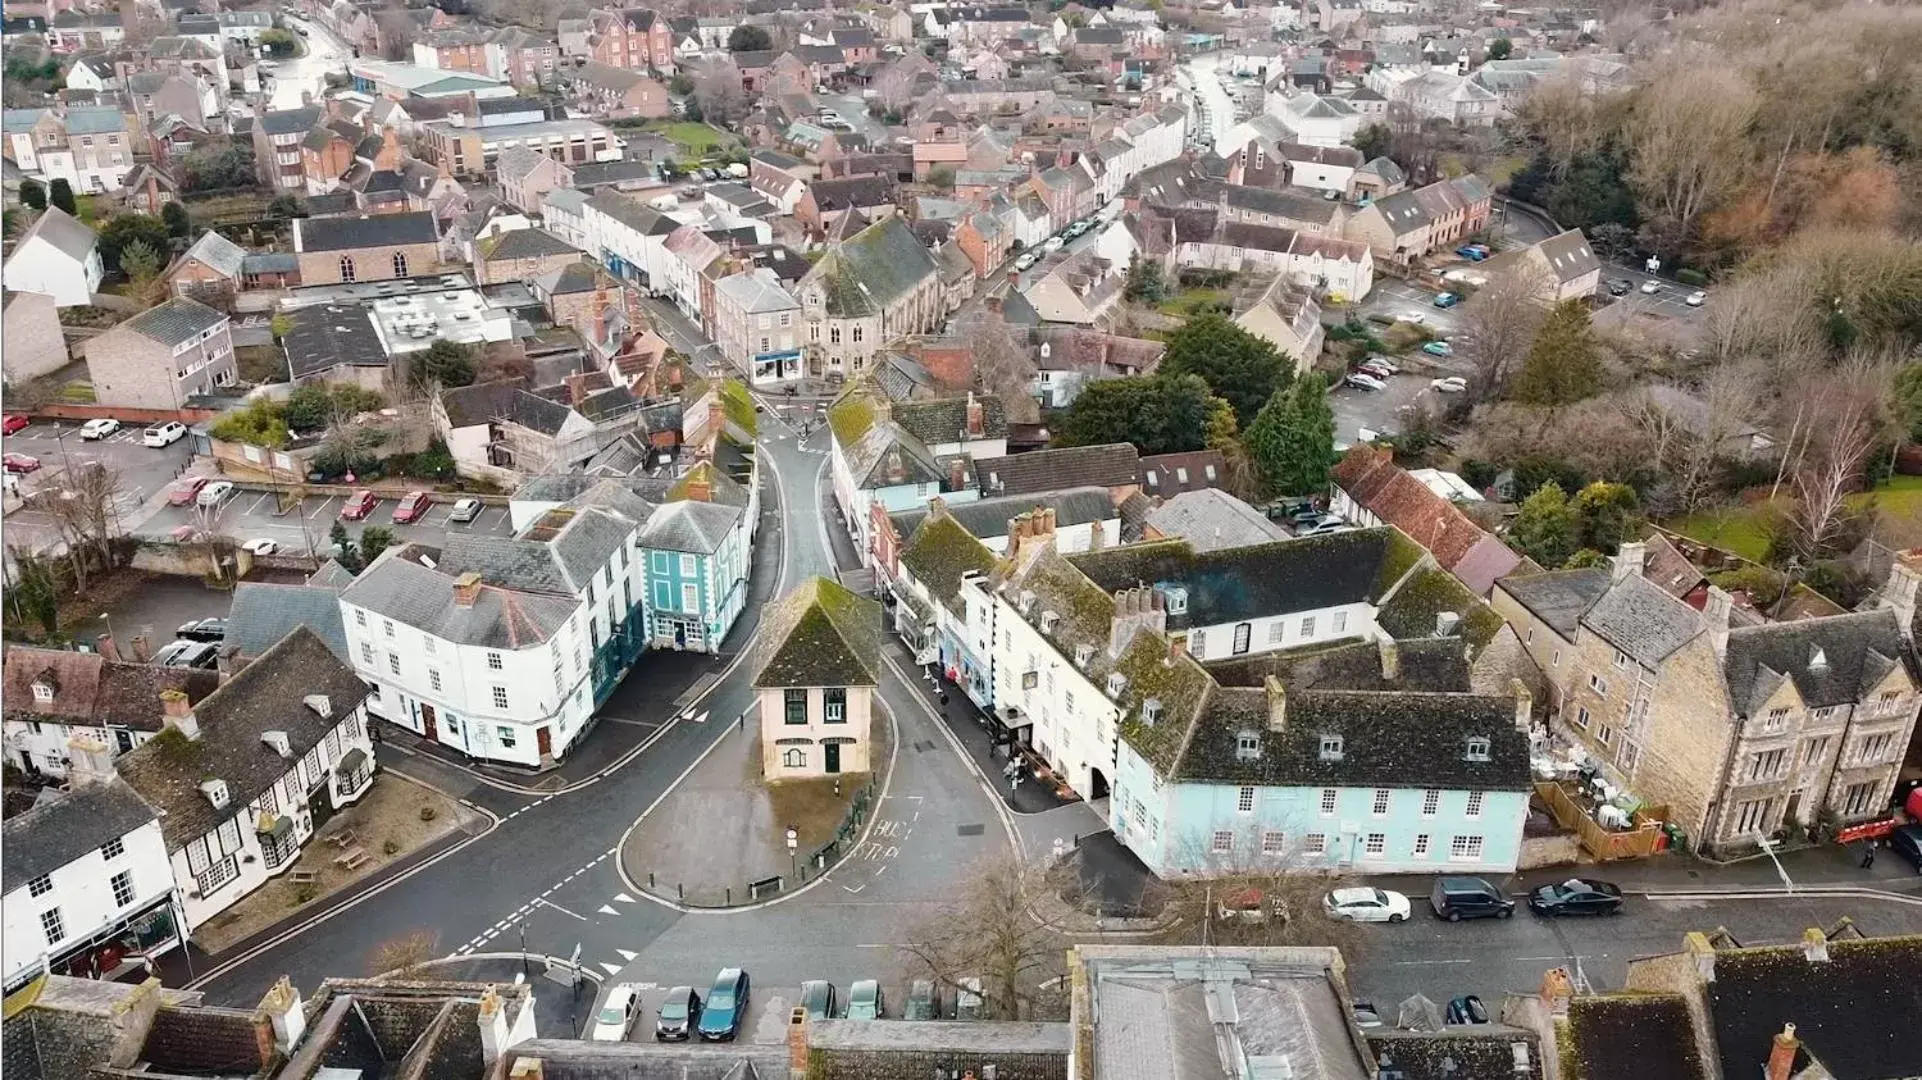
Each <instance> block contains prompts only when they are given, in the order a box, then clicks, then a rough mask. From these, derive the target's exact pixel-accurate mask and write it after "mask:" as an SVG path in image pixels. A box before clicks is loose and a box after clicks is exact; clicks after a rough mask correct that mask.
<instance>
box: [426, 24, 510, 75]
mask: <svg viewBox="0 0 1922 1080" xmlns="http://www.w3.org/2000/svg"><path fill="white" fill-rule="evenodd" d="M487 44H488V34H487V32H486V31H484V30H482V29H480V28H479V27H474V26H452V27H448V28H447V29H445V30H430V31H428V32H427V33H425V34H422V35H421V36H420V40H418V41H416V42H414V48H413V60H414V63H416V64H419V65H420V66H421V67H430V68H438V69H439V70H441V71H471V72H473V73H474V74H476V75H489V76H491V75H493V74H494V72H493V70H492V68H491V66H490V65H489V62H488V56H487Z"/></svg>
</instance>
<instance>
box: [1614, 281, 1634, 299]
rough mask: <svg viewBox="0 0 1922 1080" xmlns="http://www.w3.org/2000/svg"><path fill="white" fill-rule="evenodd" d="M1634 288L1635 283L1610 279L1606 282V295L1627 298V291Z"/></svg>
mask: <svg viewBox="0 0 1922 1080" xmlns="http://www.w3.org/2000/svg"><path fill="white" fill-rule="evenodd" d="M1634 287H1635V283H1634V282H1632V281H1630V280H1628V279H1627V278H1610V279H1609V281H1608V295H1610V296H1627V295H1628V293H1629V290H1630V289H1633V288H1634Z"/></svg>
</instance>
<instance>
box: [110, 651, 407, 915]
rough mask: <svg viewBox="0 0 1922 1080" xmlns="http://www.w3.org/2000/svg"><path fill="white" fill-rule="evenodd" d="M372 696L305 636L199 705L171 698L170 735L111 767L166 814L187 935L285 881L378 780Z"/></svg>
mask: <svg viewBox="0 0 1922 1080" xmlns="http://www.w3.org/2000/svg"><path fill="white" fill-rule="evenodd" d="M370 693H371V690H370V688H369V687H368V685H367V684H366V683H365V682H362V681H361V679H360V677H359V676H358V675H356V674H355V673H354V669H353V668H351V667H349V666H348V665H347V664H346V663H344V662H343V661H342V660H341V659H340V658H339V657H337V656H335V655H334V653H333V651H332V650H331V649H329V648H328V647H327V643H326V642H325V641H323V640H321V638H320V636H319V635H317V634H315V633H314V632H313V631H312V630H309V629H307V628H306V627H300V628H298V629H296V630H294V632H293V633H291V634H288V635H287V637H286V638H284V639H282V641H281V642H280V643H279V644H278V645H275V646H274V647H273V648H271V649H268V650H267V651H266V652H265V653H263V654H261V656H260V657H259V658H258V659H256V660H253V661H252V662H250V663H248V664H247V665H246V666H245V667H243V668H241V670H240V671H238V672H236V673H235V674H234V675H233V677H232V678H230V679H228V680H227V681H226V682H224V683H222V684H221V686H220V687H219V688H218V689H217V690H215V691H214V692H213V693H211V694H209V695H207V696H206V697H205V698H203V699H201V700H200V701H199V702H198V703H195V702H193V701H191V700H190V699H189V698H188V696H187V695H186V694H185V693H183V692H181V691H177V690H174V691H167V692H166V693H165V694H163V695H162V699H161V702H162V712H163V717H164V719H163V723H164V725H165V728H164V730H162V731H161V732H160V733H159V734H158V735H156V736H155V737H154V738H153V739H151V740H149V741H148V742H146V743H145V744H143V745H141V746H139V747H136V748H135V749H133V750H131V751H129V752H127V753H126V754H123V755H121V756H120V758H119V759H118V760H116V761H115V762H114V768H115V769H116V770H117V771H118V772H119V774H120V777H121V779H123V780H124V781H126V783H127V786H128V787H130V788H132V789H133V790H134V792H135V793H137V794H138V795H139V796H140V797H141V798H142V799H145V800H146V801H147V802H148V803H149V804H150V805H152V806H153V807H154V808H155V809H157V810H159V811H160V814H161V818H160V828H161V834H162V837H163V838H164V840H165V842H166V847H167V857H168V860H169V862H170V863H171V865H172V869H173V877H174V882H175V884H176V886H177V887H178V889H179V891H180V916H181V921H182V930H183V932H188V933H190V932H192V930H193V929H194V928H195V927H197V926H199V925H200V924H201V923H204V922H206V921H207V920H208V919H211V918H212V917H214V916H215V915H218V914H219V913H220V912H222V911H224V910H226V909H227V908H228V907H229V906H231V905H232V904H233V903H234V902H235V901H236V900H239V899H240V898H241V897H243V896H246V895H247V894H248V893H251V892H253V891H254V890H255V889H258V888H259V887H260V886H261V885H263V884H265V883H266V882H267V880H268V879H269V878H271V877H277V876H279V875H281V874H283V873H285V872H286V871H287V870H288V868H289V867H291V866H292V865H293V862H294V860H295V859H296V858H297V857H298V856H299V855H300V851H301V848H303V847H304V846H306V844H307V842H308V841H309V840H311V839H313V837H314V834H315V833H316V832H317V831H319V829H320V828H321V826H322V825H324V824H326V822H327V819H328V818H329V817H332V816H333V814H334V813H335V812H336V811H338V810H339V809H340V808H342V807H344V806H348V805H350V804H352V803H355V802H358V801H359V800H360V799H361V797H362V796H364V795H366V794H367V792H368V790H369V789H370V788H371V787H372V786H373V782H374V746H373V742H372V741H371V737H370V733H369V730H368V721H367V710H366V707H365V702H366V700H367V698H368V697H369V695H370Z"/></svg>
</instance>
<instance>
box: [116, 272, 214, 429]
mask: <svg viewBox="0 0 1922 1080" xmlns="http://www.w3.org/2000/svg"><path fill="white" fill-rule="evenodd" d="M87 373H88V375H89V376H90V377H91V378H92V380H93V392H94V399H95V400H96V401H97V402H99V403H100V404H102V405H114V406H120V407H124V408H133V409H164V410H170V411H178V410H179V409H180V408H181V407H182V406H184V405H185V404H186V403H187V401H188V399H190V398H193V397H195V396H198V395H201V394H208V393H212V392H213V391H214V389H215V388H217V387H222V386H232V385H233V384H234V381H235V379H236V378H237V377H238V369H237V368H236V367H235V364H234V340H233V332H232V322H231V320H229V319H228V318H227V315H226V313H225V312H221V311H216V310H214V309H213V308H210V307H208V306H207V305H205V304H203V303H201V302H200V301H198V300H192V299H188V298H187V297H184V296H176V297H174V298H173V299H171V300H168V301H166V302H165V303H163V304H161V305H160V306H159V307H151V308H148V309H147V310H145V311H143V312H141V313H140V314H138V315H135V316H134V317H133V318H131V319H128V320H127V321H125V322H122V323H116V324H114V325H113V326H111V327H109V328H107V330H105V331H104V332H102V333H101V334H100V335H98V336H97V337H95V338H93V339H92V340H90V341H88V342H87Z"/></svg>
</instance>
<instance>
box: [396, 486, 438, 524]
mask: <svg viewBox="0 0 1922 1080" xmlns="http://www.w3.org/2000/svg"><path fill="white" fill-rule="evenodd" d="M430 505H432V504H431V503H429V502H428V501H427V493H426V492H425V491H410V492H408V493H407V494H405V495H403V496H401V499H400V505H399V506H396V507H394V524H396V525H411V524H413V523H414V522H416V521H419V520H420V519H421V515H423V514H425V513H427V508H428V507H429V506H430Z"/></svg>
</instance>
